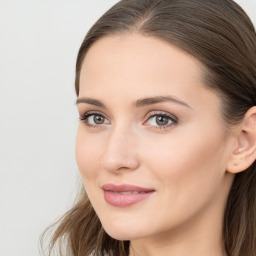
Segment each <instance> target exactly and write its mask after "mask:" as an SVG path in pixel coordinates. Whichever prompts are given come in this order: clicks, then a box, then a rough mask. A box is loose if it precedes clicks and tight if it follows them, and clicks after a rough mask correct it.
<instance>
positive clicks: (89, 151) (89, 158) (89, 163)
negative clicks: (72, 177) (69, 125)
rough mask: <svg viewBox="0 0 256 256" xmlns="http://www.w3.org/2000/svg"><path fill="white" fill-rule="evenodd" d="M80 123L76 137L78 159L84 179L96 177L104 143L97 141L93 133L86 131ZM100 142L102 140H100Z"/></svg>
mask: <svg viewBox="0 0 256 256" xmlns="http://www.w3.org/2000/svg"><path fill="white" fill-rule="evenodd" d="M83 128H84V127H83V125H82V124H80V125H79V127H78V131H77V137H76V161H77V165H78V169H79V171H80V174H81V176H82V179H83V181H84V182H85V180H90V179H91V178H93V177H95V176H96V175H97V173H98V170H99V163H100V154H101V150H102V148H103V147H102V145H101V144H100V143H97V140H98V139H96V140H95V137H94V136H93V134H88V133H86V132H84V129H83ZM98 142H100V140H99V141H98Z"/></svg>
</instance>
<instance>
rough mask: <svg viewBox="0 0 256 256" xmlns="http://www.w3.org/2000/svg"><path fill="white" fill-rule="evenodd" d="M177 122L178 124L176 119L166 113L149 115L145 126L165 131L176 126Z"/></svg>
mask: <svg viewBox="0 0 256 256" xmlns="http://www.w3.org/2000/svg"><path fill="white" fill-rule="evenodd" d="M177 122H178V118H177V117H175V116H173V115H171V114H167V113H154V114H152V113H151V114H150V116H149V117H148V119H147V121H146V123H145V124H146V125H149V126H151V127H152V128H156V129H166V128H169V127H170V126H172V125H174V124H176V123H177Z"/></svg>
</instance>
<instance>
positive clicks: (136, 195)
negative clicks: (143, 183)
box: [102, 184, 155, 207]
mask: <svg viewBox="0 0 256 256" xmlns="http://www.w3.org/2000/svg"><path fill="white" fill-rule="evenodd" d="M102 189H103V192H104V198H105V201H106V202H107V203H108V204H110V205H112V206H115V207H127V206H130V205H133V204H135V203H138V202H140V201H142V200H144V199H147V198H148V197H150V196H151V195H152V194H153V193H154V192H155V190H154V189H151V188H143V187H138V186H133V185H127V184H123V185H114V184H104V185H103V186H102Z"/></svg>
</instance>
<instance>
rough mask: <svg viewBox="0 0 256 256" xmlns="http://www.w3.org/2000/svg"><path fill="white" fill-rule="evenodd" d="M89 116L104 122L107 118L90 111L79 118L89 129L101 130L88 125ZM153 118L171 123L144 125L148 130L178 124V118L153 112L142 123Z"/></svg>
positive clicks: (99, 125)
mask: <svg viewBox="0 0 256 256" xmlns="http://www.w3.org/2000/svg"><path fill="white" fill-rule="evenodd" d="M91 116H100V117H102V118H104V120H106V119H107V118H106V117H105V116H104V115H102V114H101V113H100V112H94V111H90V112H87V113H85V114H84V115H83V116H82V117H79V119H80V121H83V122H84V123H85V124H86V126H88V127H89V128H101V127H102V125H103V124H98V125H97V124H95V125H93V124H90V123H89V122H88V118H89V117H91ZM154 117H164V118H167V119H168V122H169V121H171V123H170V124H166V125H158V126H155V125H148V124H146V126H150V127H149V128H150V129H163V130H165V129H168V128H170V127H171V126H173V125H176V124H177V123H178V118H177V117H176V116H174V115H171V114H168V113H166V112H161V111H160V112H159V111H153V112H151V113H150V114H148V115H147V116H146V121H145V122H144V123H143V124H145V123H147V122H148V121H149V120H150V119H151V118H154Z"/></svg>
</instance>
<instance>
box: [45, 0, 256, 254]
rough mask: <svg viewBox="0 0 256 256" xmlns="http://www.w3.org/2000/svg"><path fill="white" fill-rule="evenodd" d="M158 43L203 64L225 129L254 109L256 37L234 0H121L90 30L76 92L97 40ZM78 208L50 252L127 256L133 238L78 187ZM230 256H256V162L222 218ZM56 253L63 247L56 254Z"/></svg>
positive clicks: (238, 181) (62, 223)
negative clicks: (133, 36) (118, 234)
mask: <svg viewBox="0 0 256 256" xmlns="http://www.w3.org/2000/svg"><path fill="white" fill-rule="evenodd" d="M134 32H135V33H139V34H142V35H144V36H153V37H157V38H161V39H163V40H165V41H167V42H170V43H171V44H174V45H176V46H178V47H179V48H181V49H183V50H184V51H186V52H187V53H189V54H191V55H193V56H194V57H196V58H197V59H198V60H199V61H200V62H201V63H202V64H203V66H204V67H205V70H204V81H205V85H206V86H207V87H208V88H209V89H210V90H214V91H215V92H216V93H218V95H219V96H220V97H221V99H222V114H223V120H224V122H225V123H226V126H227V127H231V126H232V125H234V124H237V123H239V122H240V121H241V120H242V119H243V117H244V115H245V113H246V111H247V110H248V109H249V108H251V107H252V106H255V105H256V33H255V28H254V26H253V24H252V22H251V21H250V19H249V18H248V16H247V15H246V13H245V12H244V11H243V10H242V9H241V7H240V6H239V5H237V4H236V3H235V2H233V1H232V0H140V1H138V0H122V1H120V2H118V3H117V4H115V5H114V6H113V7H112V8H111V9H110V10H108V11H107V12H106V13H105V14H104V15H103V16H102V17H101V18H100V19H99V20H98V21H97V22H96V23H95V25H94V26H93V27H92V28H91V29H90V30H89V32H88V33H87V35H86V37H85V39H84V41H83V42H82V45H81V47H80V50H79V53H78V57H77V63H76V80H75V89H76V93H77V95H78V94H79V77H80V70H81V66H82V63H83V60H84V57H85V55H86V53H87V52H88V50H89V49H90V47H91V45H92V44H94V43H95V42H96V41H97V40H98V39H100V38H102V37H104V36H107V35H114V34H120V33H134ZM79 195H80V196H79V198H78V200H77V201H76V203H75V204H74V207H73V208H72V209H71V210H70V211H68V212H67V213H66V214H65V215H64V216H63V217H62V218H61V219H60V220H59V221H58V222H57V223H56V224H58V227H57V229H56V230H55V233H54V235H53V237H52V240H51V244H50V251H51V252H53V249H54V248H55V247H56V245H58V244H59V245H60V246H59V248H60V249H61V245H63V244H65V248H64V249H65V253H64V255H67V254H68V255H74V256H89V255H96V256H103V255H109V256H127V255H128V254H129V241H118V240H115V239H113V238H111V237H110V236H108V234H107V233H106V232H105V231H104V229H103V228H102V225H101V223H100V221H99V219H98V217H97V215H96V213H95V212H94V209H93V208H92V206H91V203H90V201H89V200H88V198H87V195H86V193H85V190H84V188H83V187H82V188H81V192H80V194H79ZM223 243H224V247H225V249H226V253H227V255H229V256H241V255H243V256H256V162H254V163H253V164H252V165H251V166H250V167H249V168H248V169H247V170H245V171H244V172H242V173H239V174H237V175H236V176H235V179H234V182H233V185H232V188H231V190H230V193H229V197H228V200H227V205H226V209H225V216H224V220H223ZM59 255H63V254H61V250H59Z"/></svg>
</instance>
